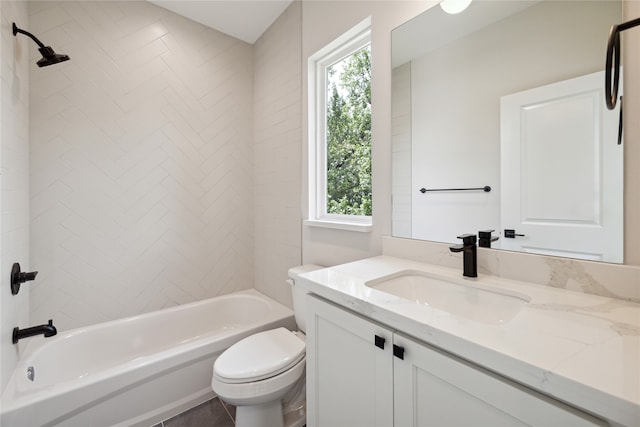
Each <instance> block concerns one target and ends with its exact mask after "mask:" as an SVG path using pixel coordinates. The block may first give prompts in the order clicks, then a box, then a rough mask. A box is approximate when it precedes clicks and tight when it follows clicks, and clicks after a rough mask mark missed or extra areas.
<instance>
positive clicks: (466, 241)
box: [449, 234, 478, 277]
mask: <svg viewBox="0 0 640 427" xmlns="http://www.w3.org/2000/svg"><path fill="white" fill-rule="evenodd" d="M458 239H462V244H461V245H453V246H449V250H450V251H451V252H462V253H463V254H462V255H463V261H464V264H463V267H464V269H463V270H464V271H463V273H462V275H463V276H466V277H478V249H477V246H476V235H475V234H463V235H462V236H458Z"/></svg>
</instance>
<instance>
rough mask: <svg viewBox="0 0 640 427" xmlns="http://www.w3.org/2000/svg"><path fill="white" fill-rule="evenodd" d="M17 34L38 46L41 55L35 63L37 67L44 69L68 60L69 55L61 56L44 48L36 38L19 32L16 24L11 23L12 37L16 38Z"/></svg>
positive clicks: (50, 49)
mask: <svg viewBox="0 0 640 427" xmlns="http://www.w3.org/2000/svg"><path fill="white" fill-rule="evenodd" d="M18 33H20V34H24V35H25V36H29V37H30V38H31V40H33V41H34V42H36V44H37V45H38V50H39V51H40V54H41V55H42V58H40V60H38V62H37V64H38V67H46V66H47V65H52V64H57V63H58V62H63V61H68V60H69V59H70V58H69V55H63V54H59V53H56V52H55V51H54V50H53V49H52V48H51V46H45V45H44V43H42V42H41V41H40V40H38V38H37V37H36V36H34V35H33V34H31V33H30V32H28V31H25V30H21V29H20V28H18V27H17V26H16V23H15V22H14V23H13V35H14V36H16V35H17V34H18Z"/></svg>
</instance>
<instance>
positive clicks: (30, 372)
mask: <svg viewBox="0 0 640 427" xmlns="http://www.w3.org/2000/svg"><path fill="white" fill-rule="evenodd" d="M35 377H36V370H35V369H34V367H33V366H29V367H28V368H27V378H28V379H29V380H31V381H33V380H34V379H35Z"/></svg>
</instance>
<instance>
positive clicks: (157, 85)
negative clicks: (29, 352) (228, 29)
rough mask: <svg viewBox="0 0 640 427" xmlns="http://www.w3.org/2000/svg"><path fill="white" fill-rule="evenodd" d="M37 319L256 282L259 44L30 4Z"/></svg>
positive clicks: (88, 315) (127, 5)
mask: <svg viewBox="0 0 640 427" xmlns="http://www.w3.org/2000/svg"><path fill="white" fill-rule="evenodd" d="M29 29H30V31H31V32H33V33H34V34H37V35H38V37H39V38H40V39H42V40H44V41H46V42H47V43H50V44H51V45H52V47H53V48H54V49H55V50H56V51H57V52H62V53H67V54H69V55H70V56H71V61H68V62H65V63H62V64H58V65H55V66H52V67H47V68H41V69H38V68H37V67H36V66H35V60H36V57H35V55H36V52H35V49H32V50H31V52H32V55H33V58H32V61H31V62H32V65H31V97H30V102H31V106H32V107H31V122H30V123H31V126H30V140H31V165H30V170H31V185H30V195H31V254H32V265H33V266H34V268H37V269H38V270H40V275H39V276H38V280H37V283H34V284H33V286H32V289H31V290H32V296H31V313H32V318H31V322H32V323H34V324H37V323H40V322H44V321H46V320H47V319H50V318H53V319H54V321H55V324H56V326H57V327H58V329H62V330H66V329H70V328H74V327H79V326H84V325H88V324H93V323H98V322H102V321H107V320H112V319H116V318H121V317H124V316H128V315H133V314H138V313H142V312H146V311H151V310H155V309H159V308H162V307H165V306H172V305H175V304H180V303H186V302H191V301H194V300H198V299H202V298H207V297H212V296H215V295H219V294H223V293H228V292H232V291H235V290H241V289H247V288H251V287H253V263H254V241H253V218H254V216H253V212H254V207H253V198H252V197H251V195H252V191H253V190H252V188H253V176H252V170H253V151H252V124H253V55H252V46H251V45H249V44H247V43H244V42H242V41H239V40H237V39H235V38H232V37H230V36H227V35H224V34H222V33H220V32H217V31H215V30H212V29H209V28H207V27H205V26H202V25H200V24H197V23H194V22H193V21H190V20H187V19H185V18H182V17H179V16H177V15H175V14H173V13H171V12H169V11H167V10H165V9H162V8H160V7H157V6H155V5H153V4H150V3H148V2H143V1H127V2H111V1H105V2H93V1H91V2H82V1H69V2H49V1H47V2H30V3H29Z"/></svg>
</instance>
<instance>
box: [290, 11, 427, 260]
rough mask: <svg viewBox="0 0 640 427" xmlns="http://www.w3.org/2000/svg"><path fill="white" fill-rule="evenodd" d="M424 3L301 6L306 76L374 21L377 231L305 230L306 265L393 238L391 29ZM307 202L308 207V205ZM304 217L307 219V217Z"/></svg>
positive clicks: (356, 254) (363, 252)
mask: <svg viewBox="0 0 640 427" xmlns="http://www.w3.org/2000/svg"><path fill="white" fill-rule="evenodd" d="M433 4H434V2H424V1H420V2H418V1H340V2H337V1H304V2H303V3H302V61H303V76H306V75H307V59H308V58H309V56H311V55H313V54H314V53H315V52H317V51H318V50H319V49H321V48H322V47H324V46H325V45H327V44H328V43H330V42H331V41H333V40H334V39H336V38H337V37H338V36H340V35H341V34H343V33H344V32H346V31H347V30H349V29H350V28H352V27H353V26H354V25H356V24H357V23H359V22H360V21H362V20H363V19H365V18H366V17H368V16H371V32H372V35H371V58H372V66H371V67H372V83H371V98H372V99H371V108H372V125H371V126H372V130H371V131H372V143H371V144H372V171H373V183H372V187H373V188H372V190H373V195H372V197H373V231H372V232H371V233H360V232H354V231H342V230H331V229H325V228H317V227H312V226H305V227H304V228H303V232H302V236H303V237H302V238H303V240H302V249H303V254H302V255H303V261H304V262H305V263H316V264H321V265H335V264H339V263H343V262H348V261H351V260H355V259H360V258H365V257H368V256H372V255H377V254H379V253H380V252H381V237H382V236H384V235H390V234H391V141H390V139H391V30H392V29H393V28H395V27H397V26H398V25H400V24H402V23H403V22H405V21H406V20H408V19H410V18H411V17H413V16H415V15H417V14H418V13H420V12H422V11H424V10H426V9H427V8H428V7H429V6H430V5H433ZM302 93H303V95H302V96H303V118H304V119H303V135H305V141H306V135H307V107H306V106H307V81H306V78H305V79H303V92H302ZM307 151H308V150H307V146H306V144H305V145H304V146H303V158H302V159H303V160H302V162H303V177H305V178H304V179H305V181H304V186H303V189H302V200H303V201H306V200H307V199H308V190H307V182H306V176H307V175H306V174H307V172H306V161H307V160H306V159H307ZM304 204H306V202H303V205H304ZM303 215H306V214H305V213H303Z"/></svg>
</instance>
